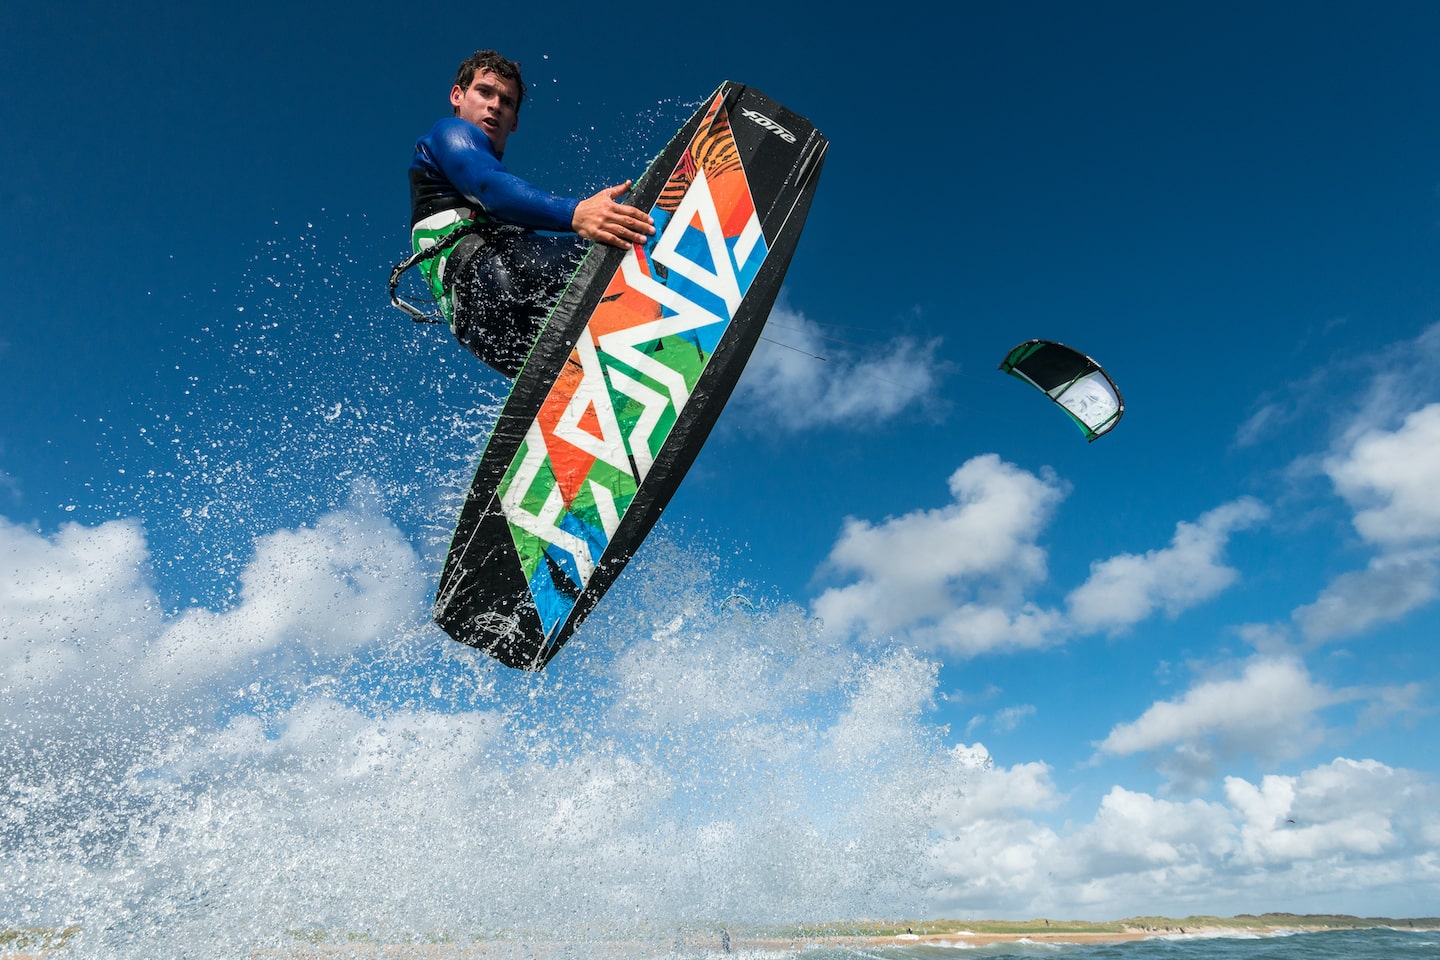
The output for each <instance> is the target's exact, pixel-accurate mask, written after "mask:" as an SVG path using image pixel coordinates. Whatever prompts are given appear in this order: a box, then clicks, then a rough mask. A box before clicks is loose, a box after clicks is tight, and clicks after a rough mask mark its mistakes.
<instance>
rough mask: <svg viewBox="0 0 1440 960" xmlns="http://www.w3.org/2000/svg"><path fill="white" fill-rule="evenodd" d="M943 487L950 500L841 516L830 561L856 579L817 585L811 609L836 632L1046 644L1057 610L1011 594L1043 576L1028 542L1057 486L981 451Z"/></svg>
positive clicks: (938, 642) (932, 643) (955, 645)
mask: <svg viewBox="0 0 1440 960" xmlns="http://www.w3.org/2000/svg"><path fill="white" fill-rule="evenodd" d="M950 493H951V496H952V497H953V498H954V502H953V503H951V504H950V505H948V506H945V507H942V508H940V509H937V510H920V511H916V512H914V513H910V514H905V515H903V516H900V517H894V518H891V519H888V520H886V521H884V522H883V523H880V524H872V523H870V522H869V521H865V520H859V519H854V518H852V519H849V520H847V521H846V523H845V527H844V529H843V531H842V532H841V535H840V538H839V540H837V541H836V543H835V545H834V547H833V548H832V549H831V551H830V556H829V565H830V566H831V567H832V568H833V569H834V570H836V571H841V572H845V573H852V574H855V575H856V577H857V579H856V582H854V583H851V584H849V585H847V586H843V587H835V588H831V589H828V590H826V591H825V592H824V593H822V594H821V595H820V596H819V597H818V598H817V599H816V600H815V602H814V610H815V613H816V614H817V615H818V616H819V617H821V618H822V619H824V620H825V622H826V624H827V625H828V626H830V627H831V628H832V629H836V630H839V631H842V632H844V631H851V630H855V629H857V628H863V629H865V630H868V631H870V632H871V633H873V634H876V635H882V636H884V635H890V634H892V633H896V632H905V633H906V634H907V638H908V639H910V640H911V641H914V642H919V643H922V644H924V645H925V646H928V647H934V648H938V649H950V650H954V651H957V652H962V653H966V654H975V653H981V652H984V651H986V650H991V649H996V648H1000V647H1005V646H1040V645H1044V644H1045V643H1047V642H1052V635H1053V631H1054V630H1055V629H1056V628H1057V627H1058V626H1059V623H1060V621H1059V618H1058V617H1057V616H1055V615H1054V614H1050V613H1047V612H1046V611H1043V610H1040V609H1038V608H1036V607H1034V606H1033V605H1029V604H1026V603H1024V602H1023V601H1022V600H1021V599H1020V596H1019V594H1020V590H1021V588H1022V587H1024V586H1027V585H1029V584H1033V583H1035V582H1038V581H1040V580H1042V579H1043V578H1044V576H1045V568H1046V564H1045V551H1044V550H1043V549H1042V548H1041V547H1039V546H1037V545H1036V544H1035V542H1034V541H1035V539H1036V538H1037V537H1038V535H1039V533H1040V530H1041V529H1042V528H1043V527H1044V525H1045V523H1046V521H1047V520H1048V519H1049V516H1050V514H1051V512H1052V511H1053V509H1054V507H1055V505H1056V504H1058V503H1059V501H1060V500H1061V499H1062V498H1063V497H1064V496H1065V493H1066V489H1065V486H1064V484H1062V483H1061V482H1060V481H1059V480H1057V479H1056V478H1055V477H1054V476H1053V475H1050V474H1048V473H1047V474H1044V475H1040V476H1037V475H1035V474H1032V473H1029V472H1027V471H1025V470H1022V469H1020V468H1019V467H1017V466H1015V465H1014V464H1010V463H1005V462H1004V461H1002V460H1001V459H1000V458H999V457H998V456H996V455H994V454H985V455H982V456H978V457H974V458H972V459H971V460H969V461H967V462H966V463H965V464H964V465H962V466H961V467H960V468H959V469H958V470H956V471H955V472H954V473H953V474H952V475H951V477H950Z"/></svg>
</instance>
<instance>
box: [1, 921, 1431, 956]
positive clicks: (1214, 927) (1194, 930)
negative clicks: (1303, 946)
mask: <svg viewBox="0 0 1440 960" xmlns="http://www.w3.org/2000/svg"><path fill="white" fill-rule="evenodd" d="M1382 928H1390V929H1396V930H1416V931H1422V930H1427V931H1440V917H1406V918H1399V919H1397V918H1393V917H1352V916H1347V915H1344V914H1324V915H1320V914H1288V913H1286V914H1280V913H1266V914H1259V915H1251V914H1242V915H1240V916H1235V917H1211V916H1191V917H1182V918H1172V917H1130V918H1127V919H1125V920H1114V921H1089V920H1052V919H1044V918H1040V919H1034V920H929V921H902V922H900V923H894V922H890V923H882V922H875V921H862V922H854V923H827V924H816V925H813V926H811V925H806V926H800V927H791V928H768V929H767V928H758V929H756V928H743V927H739V926H737V927H733V928H729V930H728V932H727V931H726V930H725V929H724V928H722V927H721V926H716V927H713V928H711V929H709V930H707V931H706V932H704V933H700V934H695V933H691V934H689V935H686V936H683V937H682V938H680V940H677V941H675V943H677V944H678V943H681V942H683V944H684V945H685V946H686V947H690V948H699V949H706V950H715V951H723V950H724V949H726V948H727V947H728V949H729V950H731V951H740V950H777V951H786V952H796V951H800V950H804V949H807V948H812V947H885V946H911V945H932V946H947V947H955V946H970V947H983V946H989V945H992V944H1000V943H1019V942H1022V941H1026V942H1032V943H1050V944H1066V943H1068V944H1112V943H1127V942H1131V941H1135V940H1149V939H1153V938H1163V937H1197V938H1203V937H1224V936H1237V935H1238V936H1247V935H1248V936H1256V937H1266V936H1277V935H1281V934H1286V933H1318V932H1323V931H1337V930H1374V929H1382ZM79 932H80V931H79V930H78V929H76V928H73V927H72V928H68V929H66V930H63V931H62V930H45V929H33V928H32V929H29V930H10V931H7V930H3V929H0V960H21V958H24V960H32V958H35V960H38V958H42V957H53V958H55V960H59V958H60V957H63V956H64V955H65V950H64V945H65V941H66V940H68V939H69V938H70V937H71V936H74V935H76V934H78V933H79ZM567 942H568V941H566V940H565V938H563V937H554V936H546V935H541V936H537V937H535V938H534V939H533V940H527V939H526V938H523V937H516V936H511V937H504V938H502V939H499V940H496V941H488V942H485V941H481V942H475V943H470V944H458V943H431V944H423V945H422V944H388V945H382V944H365V943H363V942H356V941H355V940H354V939H349V938H344V937H341V938H339V939H338V940H337V941H336V942H334V943H327V942H319V943H310V944H305V943H296V944H295V945H294V946H292V947H282V948H279V949H274V948H272V949H261V950H258V951H256V952H255V953H253V954H251V956H252V957H253V958H256V960H259V958H262V957H264V958H275V960H280V958H284V960H321V958H333V957H335V956H337V954H339V953H343V954H344V955H345V956H348V957H368V956H374V957H376V958H380V957H386V958H396V957H402V956H403V957H425V958H427V960H430V958H434V960H464V958H478V957H482V956H483V957H487V958H497V957H504V956H509V955H510V954H511V953H513V951H514V949H515V948H517V947H520V948H522V949H524V950H525V951H526V953H527V955H530V952H531V951H533V950H534V949H540V950H541V951H542V953H543V952H544V947H546V946H561V945H564V944H566V943H567ZM657 942H658V941H657ZM571 945H573V944H571ZM629 945H630V946H632V947H634V948H636V950H635V955H636V956H645V955H647V949H646V947H647V944H646V943H639V942H632V943H630V944H629ZM654 945H655V944H648V946H650V947H652V948H653V947H654ZM612 946H614V944H612Z"/></svg>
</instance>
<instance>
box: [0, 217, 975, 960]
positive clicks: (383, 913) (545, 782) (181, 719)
mask: <svg viewBox="0 0 1440 960" xmlns="http://www.w3.org/2000/svg"><path fill="white" fill-rule="evenodd" d="M324 233H325V230H324V229H322V230H318V231H314V232H313V233H309V234H307V235H306V236H305V237H304V238H303V239H302V240H301V241H298V242H295V241H287V242H285V243H277V244H275V245H274V251H275V252H274V253H271V254H269V255H268V258H267V256H266V255H262V256H260V257H257V259H256V261H255V263H254V264H253V265H252V269H251V273H250V275H249V277H247V280H246V284H245V285H244V286H243V288H242V306H244V308H245V309H244V310H237V311H236V318H226V319H224V320H221V319H219V318H212V319H211V320H210V322H209V323H208V324H207V325H206V328H205V329H202V330H201V332H200V333H198V334H197V335H196V337H195V339H194V340H193V350H194V353H193V354H192V355H190V356H189V357H188V359H189V360H190V361H191V362H192V363H194V365H195V368H196V369H197V370H200V369H204V370H207V371H211V372H206V373H203V374H201V373H196V374H190V375H188V378H189V379H190V380H191V381H192V383H193V387H192V390H193V394H194V401H193V403H188V402H175V403H172V404H170V405H169V406H168V407H167V406H165V405H164V404H161V403H159V402H157V403H156V404H155V405H154V407H153V409H151V410H150V411H149V413H148V416H149V417H150V420H149V421H148V422H145V423H141V424H138V425H137V427H136V430H137V431H138V432H136V433H133V434H127V435H126V436H125V437H121V438H119V439H121V440H127V439H128V440H129V441H131V442H129V443H117V447H118V448H120V449H118V450H117V455H119V456H127V457H130V458H132V462H137V461H138V463H137V467H138V469H134V470H132V471H129V472H128V473H127V474H126V476H127V477H130V478H132V479H131V480H130V481H128V483H127V484H118V485H116V486H113V487H111V488H109V489H107V490H106V491H104V495H105V496H106V497H108V498H109V500H110V502H112V503H114V504H122V505H128V506H129V509H128V511H126V515H127V516H128V517H130V518H132V519H126V520H122V521H115V522H111V523H107V524H102V525H99V526H96V527H89V528H84V527H74V528H70V529H69V530H68V531H65V532H62V534H61V535H58V536H57V537H55V538H52V539H50V540H45V539H44V538H41V537H39V536H37V535H34V534H28V533H24V532H22V531H17V530H7V531H6V533H7V536H8V537H9V538H10V540H11V541H12V542H13V543H16V544H19V545H20V546H21V547H24V548H25V549H27V550H31V551H33V552H34V553H35V556H36V557H38V558H39V559H38V560H37V562H36V563H35V564H32V567H31V568H32V569H33V570H34V571H35V573H34V579H35V584H34V587H35V589H34V590H33V591H32V593H33V597H34V599H33V601H32V603H31V605H30V606H28V607H26V608H25V609H24V611H23V612H22V613H21V614H19V615H17V616H16V617H15V618H14V619H13V621H12V622H11V623H9V624H7V630H12V631H13V635H12V636H10V637H8V638H7V639H6V640H5V644H6V647H5V648H4V651H3V652H4V653H5V654H6V657H5V659H4V660H0V663H5V664H7V669H6V674H5V681H4V685H3V689H0V706H3V709H4V717H5V723H4V727H3V731H0V732H3V741H0V762H3V766H4V770H5V776H4V778H3V783H0V802H3V806H4V809H5V811H6V813H5V815H4V818H3V820H0V843H3V849H4V854H5V856H4V866H3V868H0V925H4V926H10V927H15V926H60V925H65V924H70V925H74V926H75V927H76V928H78V931H79V932H78V933H76V934H75V935H74V936H73V937H71V939H70V940H69V941H68V943H67V945H66V947H65V955H74V956H87V957H107V958H108V957H145V958H152V960H153V958H160V957H171V956H173V957H199V956H204V957H228V956H234V957H243V956H252V955H256V954H257V953H260V952H265V951H278V952H279V955H286V954H287V952H293V951H294V950H296V949H298V948H299V947H300V946H302V945H304V944H306V943H328V944H331V945H343V944H352V945H353V944H357V943H359V944H364V943H371V944H373V943H398V944H424V943H436V942H447V943H454V944H473V943H481V942H483V943H489V944H491V945H492V946H494V945H497V944H498V945H511V946H515V947H523V946H524V945H527V944H531V945H533V944H536V943H541V942H543V943H545V944H548V945H549V947H548V948H547V949H550V950H552V951H554V952H556V953H557V955H566V954H567V953H568V952H570V951H579V953H580V954H583V955H587V956H592V955H594V954H595V953H596V952H597V951H599V950H600V946H599V945H602V944H603V945H612V946H613V945H615V944H620V943H625V944H629V945H630V946H628V947H626V948H625V949H627V950H631V949H639V948H637V947H635V944H636V943H642V944H650V945H651V948H653V947H654V946H655V945H657V944H661V945H668V944H672V943H673V942H674V940H675V938H676V937H677V936H678V937H682V938H684V937H692V938H694V937H701V938H703V936H705V935H710V934H713V933H714V931H716V930H718V929H720V928H721V927H729V926H734V925H742V926H743V925H752V926H753V925H757V924H768V923H786V922H804V921H814V920H816V919H829V918H835V917H861V916H877V915H893V914H895V913H896V912H897V911H910V912H913V911H915V910H918V909H919V908H920V904H921V902H922V900H923V897H924V894H925V890H924V880H923V877H924V876H925V850H926V848H927V840H928V837H929V832H930V829H931V824H932V816H931V811H932V808H933V805H934V804H935V803H936V802H938V801H939V800H940V799H941V798H942V796H943V795H944V794H946V793H947V792H952V791H954V790H955V789H957V784H958V780H959V776H958V774H957V771H956V770H955V769H954V767H953V764H952V760H951V757H950V755H949V754H948V753H947V751H946V750H945V748H944V745H943V744H942V742H941V737H940V731H939V730H938V729H937V728H936V727H935V726H934V725H933V724H932V723H930V722H929V721H928V720H927V705H928V703H929V701H930V698H931V697H932V695H933V692H934V686H935V668H934V665H933V664H929V663H926V662H924V661H921V660H919V659H917V658H915V657H913V656H912V655H910V654H908V653H905V652H903V651H882V652H875V651H859V650H856V649H852V648H849V647H846V646H843V645H841V644H840V643H838V642H837V641H836V640H834V639H833V638H830V637H827V635H826V634H825V632H824V630H823V628H822V626H821V625H820V624H818V623H816V622H814V621H812V620H810V619H809V618H808V617H807V616H806V615H805V613H804V612H803V610H801V609H800V608H799V607H797V606H795V605H793V604H790V603H787V602H784V601H783V600H774V599H764V598H759V597H757V596H756V593H757V591H756V590H755V589H754V588H753V587H746V586H745V585H743V584H737V583H736V582H735V581H734V578H733V577H732V576H730V575H729V574H727V573H726V572H725V570H726V568H727V563H726V562H725V560H726V558H725V557H723V556H720V555H719V554H720V551H718V550H717V549H715V548H714V547H710V546H702V545H697V544H696V543H695V542H694V541H693V539H692V538H691V537H690V536H689V535H688V534H687V531H685V530H684V529H679V528H675V527H673V526H672V527H667V528H665V529H664V530H663V531H662V532H661V533H659V534H657V536H656V537H655V538H653V539H652V541H651V543H650V544H649V545H647V547H646V548H645V550H643V551H642V553H641V554H640V556H639V557H638V558H637V559H636V561H635V563H634V564H632V566H631V568H630V569H629V570H628V571H627V573H626V575H625V576H624V577H623V578H622V580H621V582H620V584H619V585H617V587H616V588H615V590H614V591H613V592H612V594H611V595H610V596H609V597H607V598H606V600H605V601H604V602H603V603H602V604H601V605H600V607H599V608H598V609H597V610H596V611H595V613H594V614H593V615H592V617H591V619H590V621H589V622H588V624H587V625H586V627H585V628H584V629H583V630H582V631H581V632H580V633H579V634H578V635H577V636H576V638H575V639H574V640H573V641H572V642H571V643H570V644H569V645H568V646H567V647H566V649H565V650H564V651H563V653H562V655H561V656H560V657H559V658H558V659H557V660H556V661H555V662H554V663H553V664H552V665H551V666H550V668H549V669H548V670H547V671H546V672H545V673H544V674H541V675H538V676H532V675H526V674H520V673H516V672H512V671H509V670H507V669H506V668H503V667H500V666H498V665H497V664H495V663H493V662H492V661H490V660H489V659H488V658H486V657H484V656H482V655H480V654H478V653H476V652H475V651H472V650H470V649H468V648H465V647H462V646H460V645H457V644H455V643H453V642H452V641H450V640H449V639H448V638H445V637H444V636H443V635H442V634H441V633H440V632H439V631H438V630H437V629H436V628H434V627H433V626H432V625H430V624H429V623H428V620H427V616H426V614H427V610H428V599H429V595H430V591H432V590H433V581H434V576H435V572H436V570H438V564H439V557H440V556H441V551H442V550H443V548H444V545H445V543H446V542H447V541H448V533H449V527H450V524H451V523H453V517H454V515H455V512H456V510H457V508H458V503H459V499H460V497H461V495H462V493H463V491H464V489H465V488H466V486H467V485H468V482H469V472H470V470H471V469H472V467H473V463H474V460H475V458H476V457H477V456H478V452H479V449H480V443H481V442H482V439H481V438H483V436H484V433H485V431H486V429H488V426H489V423H490V422H493V419H494V416H495V413H496V411H497V409H498V406H497V405H498V399H497V395H498V387H499V386H500V385H501V384H499V382H498V381H496V380H493V379H489V378H488V377H487V375H486V374H485V373H484V372H483V371H482V370H481V369H480V368H479V367H478V365H476V364H474V363H473V362H472V361H470V360H469V358H468V357H467V356H466V355H465V354H464V353H463V351H461V350H460V349H459V348H458V347H457V346H455V345H454V344H453V343H452V342H450V341H449V338H448V337H447V336H437V335H435V334H436V333H437V332H440V330H441V328H433V329H428V330H419V331H417V330H414V329H411V328H409V327H408V326H406V324H405V322H404V320H403V318H399V319H397V318H398V314H397V315H395V316H394V317H392V316H389V315H387V312H385V311H382V310H381V308H380V307H378V306H377V307H375V308H374V309H373V310H372V309H370V308H369V307H367V308H365V309H364V310H358V309H357V308H356V304H359V303H362V302H363V303H366V304H370V303H373V302H375V300H376V297H375V296H374V290H373V288H374V286H375V284H374V277H375V275H376V274H377V264H376V263H375V262H370V261H371V260H373V259H375V258H367V257H365V256H362V255H358V254H346V255H345V256H343V257H342V261H343V263H342V264H341V265H340V266H336V265H335V264H334V263H333V262H332V260H331V257H330V252H331V251H334V250H336V249H339V250H342V251H344V250H346V249H347V246H346V243H344V242H341V241H337V240H336V239H335V238H333V237H327V236H324V235H323V234H324ZM357 267H360V268H362V269H361V270H360V272H359V273H358V274H357V270H356V268H357ZM362 291H363V292H362ZM137 438H138V442H134V441H136V440H137ZM27 538H28V539H27ZM737 591H738V592H740V593H744V594H747V596H748V599H745V598H741V599H737V598H735V597H734V596H733V595H734V594H736V593H737ZM22 650H23V653H21V652H19V651H22ZM347 949H348V948H347ZM355 949H357V950H358V949H359V948H358V947H356V948H355ZM417 949H418V948H417ZM525 949H528V948H525ZM607 949H608V947H607ZM646 949H647V950H648V949H650V948H646ZM641 952H644V951H643V950H642V951H641ZM327 955H336V954H333V953H332V954H327ZM342 955H343V953H342ZM577 955H578V954H577Z"/></svg>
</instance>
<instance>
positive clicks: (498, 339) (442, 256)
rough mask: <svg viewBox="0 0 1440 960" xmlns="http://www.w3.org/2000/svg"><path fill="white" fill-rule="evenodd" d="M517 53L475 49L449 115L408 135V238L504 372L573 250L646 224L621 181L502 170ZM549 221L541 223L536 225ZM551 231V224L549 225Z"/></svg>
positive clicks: (465, 328)
mask: <svg viewBox="0 0 1440 960" xmlns="http://www.w3.org/2000/svg"><path fill="white" fill-rule="evenodd" d="M524 99H525V81H524V80H522V79H521V76H520V64H518V63H516V62H514V61H511V60H507V59H506V58H504V57H503V56H501V55H500V54H498V53H496V52H495V51H494V50H480V51H477V52H476V53H474V54H473V55H471V56H470V57H469V58H468V59H466V60H465V61H464V62H463V63H461V64H460V68H459V70H458V71H457V72H456V75H455V85H454V86H453V87H451V88H450V105H451V107H452V108H453V111H454V115H453V116H450V117H446V118H444V119H442V120H440V121H438V122H437V123H436V124H435V126H434V127H432V128H431V129H430V132H429V133H427V134H425V135H424V136H423V137H421V138H420V139H419V141H418V142H417V143H416V144H415V157H414V160H413V161H412V162H411V164H410V240H411V248H412V250H413V251H414V255H413V256H412V257H411V258H410V259H408V260H406V261H405V262H404V263H402V264H400V265H399V266H397V267H396V268H395V271H394V272H393V273H392V274H391V278H390V279H391V297H392V300H393V302H394V303H395V304H396V306H399V307H401V308H402V309H405V310H406V311H407V312H409V313H411V314H412V315H415V316H416V317H417V319H427V317H425V315H423V314H422V313H420V312H419V311H418V310H417V309H416V308H415V307H414V306H413V305H411V304H409V303H407V302H405V301H404V300H402V299H400V298H398V297H395V295H394V289H395V285H396V283H398V280H399V276H400V274H401V273H403V272H404V270H405V269H408V268H409V267H410V266H413V265H416V264H417V263H418V264H419V266H420V268H421V271H422V272H423V273H424V275H425V280H426V282H427V284H428V286H429V287H430V290H431V292H432V293H433V294H434V296H435V299H436V301H437V303H438V304H439V307H440V312H441V315H442V316H443V317H444V319H445V320H447V321H449V323H450V329H451V331H452V332H453V333H454V334H455V336H456V337H457V338H458V339H459V340H460V342H461V343H463V344H464V345H465V346H466V347H468V348H469V349H470V351H471V352H472V353H474V354H475V356H477V357H479V358H480V360H481V361H482V362H483V363H485V364H488V365H489V366H491V367H493V368H494V369H496V370H498V371H500V372H501V373H503V374H505V375H506V376H507V377H514V376H515V375H516V374H517V373H518V372H519V371H520V367H521V365H522V364H523V363H524V361H525V357H526V356H527V355H528V354H529V352H530V347H531V345H532V344H533V343H534V340H535V338H536V337H537V336H538V335H539V333H540V328H541V325H542V324H543V323H544V320H545V317H546V316H547V315H548V313H549V311H550V308H551V306H553V304H554V302H555V300H556V299H557V298H558V297H559V295H560V293H561V292H562V291H563V289H564V285H565V283H566V282H567V281H568V279H569V277H570V274H571V273H572V272H573V271H574V269H575V266H576V265H577V264H578V263H579V262H580V257H581V256H582V254H583V253H584V251H585V241H594V242H596V243H605V244H609V245H611V246H615V247H625V246H628V245H629V244H632V243H643V242H644V241H645V239H646V238H647V237H649V236H651V235H653V234H654V233H655V225H654V220H653V219H652V218H651V217H650V216H649V215H648V214H647V213H645V212H644V211H643V210H640V209H639V208H637V207H632V206H630V205H628V204H624V203H621V202H619V201H620V200H621V198H622V197H624V196H625V194H626V193H628V192H629V190H630V181H628V180H627V181H625V182H624V183H621V184H617V185H616V186H613V187H607V188H605V189H604V190H601V191H600V192H598V193H596V194H594V195H593V196H591V197H587V198H585V199H583V200H582V199H575V198H570V197H559V196H555V195H554V194H551V193H549V192H547V191H544V190H541V189H539V188H537V187H534V186H532V185H531V184H529V183H527V182H525V181H524V180H522V179H520V178H519V177H517V176H515V175H514V174H512V173H510V172H509V171H507V170H506V169H505V166H504V164H503V163H502V162H501V158H502V157H503V156H504V155H505V144H506V142H507V141H508V140H509V138H510V135H511V134H512V133H514V132H515V130H516V128H517V127H518V126H519V124H520V105H521V103H522V102H524ZM536 231H547V232H548V233H544V234H542V233H537V232H536ZM556 234H559V236H557V235H556Z"/></svg>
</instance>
